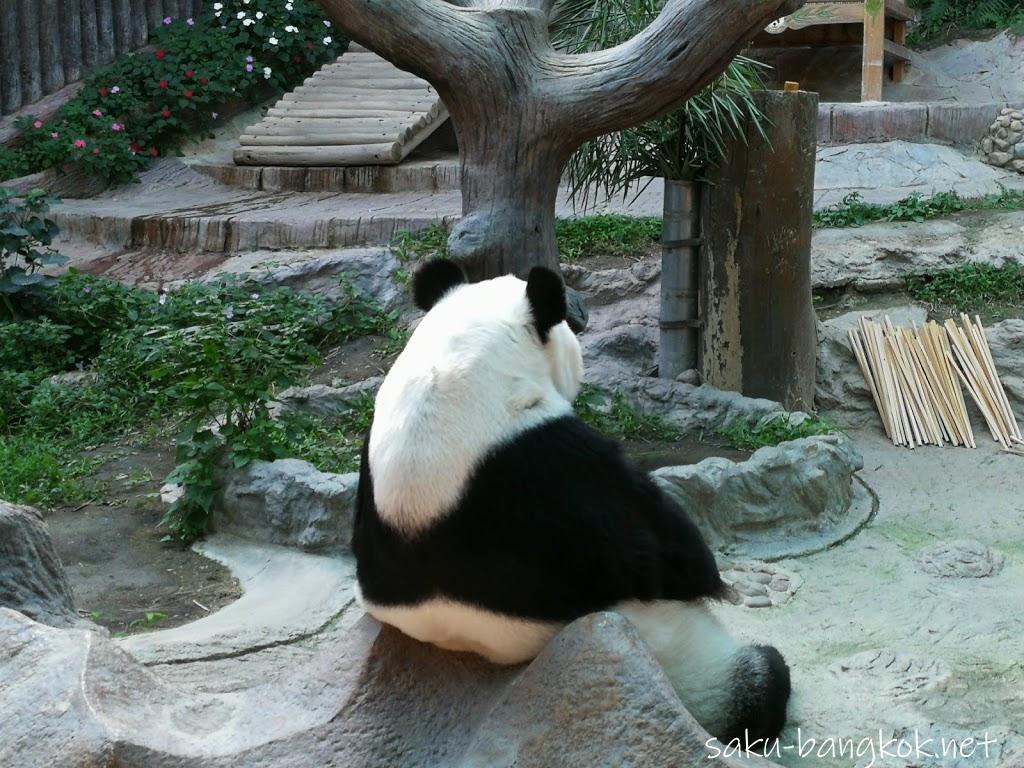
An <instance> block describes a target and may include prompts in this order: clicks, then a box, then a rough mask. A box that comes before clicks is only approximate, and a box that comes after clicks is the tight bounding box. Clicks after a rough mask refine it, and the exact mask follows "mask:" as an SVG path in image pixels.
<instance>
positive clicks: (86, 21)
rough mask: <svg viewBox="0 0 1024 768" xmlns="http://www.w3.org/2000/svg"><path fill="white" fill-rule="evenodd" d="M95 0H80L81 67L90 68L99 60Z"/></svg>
mask: <svg viewBox="0 0 1024 768" xmlns="http://www.w3.org/2000/svg"><path fill="white" fill-rule="evenodd" d="M96 2H97V0H82V67H83V68H85V69H92V68H93V67H95V66H96V65H97V63H98V62H99V56H100V54H99V29H98V28H97V22H98V19H97V17H96Z"/></svg>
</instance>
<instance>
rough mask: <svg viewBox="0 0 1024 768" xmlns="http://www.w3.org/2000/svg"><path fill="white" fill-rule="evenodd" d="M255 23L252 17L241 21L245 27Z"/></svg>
mask: <svg viewBox="0 0 1024 768" xmlns="http://www.w3.org/2000/svg"><path fill="white" fill-rule="evenodd" d="M255 23H256V22H255V21H254V20H253V19H246V20H245V21H243V22H242V25H243V26H246V27H251V26H252V25H253V24H255Z"/></svg>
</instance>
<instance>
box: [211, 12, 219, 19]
mask: <svg viewBox="0 0 1024 768" xmlns="http://www.w3.org/2000/svg"><path fill="white" fill-rule="evenodd" d="M213 15H214V16H216V17H217V18H218V19H219V18H220V11H214V12H213Z"/></svg>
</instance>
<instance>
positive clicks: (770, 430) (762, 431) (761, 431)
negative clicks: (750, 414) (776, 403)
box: [721, 414, 839, 451]
mask: <svg viewBox="0 0 1024 768" xmlns="http://www.w3.org/2000/svg"><path fill="white" fill-rule="evenodd" d="M838 431H839V430H838V429H837V428H836V426H835V425H834V424H832V423H831V422H829V421H827V420H825V419H821V418H818V417H816V416H812V417H810V418H807V419H805V420H804V421H802V422H800V423H799V424H791V423H790V421H789V418H788V416H787V415H786V414H778V415H776V416H773V417H771V418H766V419H756V418H751V419H741V420H738V421H734V422H732V423H731V424H727V425H725V426H724V427H723V428H722V431H721V435H722V437H723V438H725V440H726V442H727V443H728V444H729V446H730V447H732V448H737V449H740V450H746V451H756V450H757V449H758V448H764V447H766V446H769V445H778V444H779V443H785V442H787V441H789V440H799V439H800V438H802V437H813V436H815V435H831V434H833V433H835V432H838Z"/></svg>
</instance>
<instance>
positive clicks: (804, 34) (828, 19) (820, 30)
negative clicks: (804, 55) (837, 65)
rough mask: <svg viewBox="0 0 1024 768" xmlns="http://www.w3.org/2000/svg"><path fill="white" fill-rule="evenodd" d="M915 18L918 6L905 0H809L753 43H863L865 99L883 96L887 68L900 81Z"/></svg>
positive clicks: (775, 45) (761, 45)
mask: <svg viewBox="0 0 1024 768" xmlns="http://www.w3.org/2000/svg"><path fill="white" fill-rule="evenodd" d="M913 19H914V10H913V9H912V8H910V7H909V6H908V5H906V4H905V3H903V2H900V0H808V2H807V3H806V5H804V6H803V7H802V8H800V9H799V10H798V11H796V12H795V13H793V14H791V15H789V16H786V17H783V18H781V19H779V20H778V21H776V22H774V23H773V24H771V25H770V26H769V27H768V28H767V29H766V30H765V31H764V32H763V33H761V34H760V35H759V36H758V37H757V38H756V39H755V40H754V42H753V44H752V46H751V47H753V48H778V47H786V48H790V47H835V46H847V45H855V46H862V47H863V49H864V57H863V66H862V72H861V100H862V101H881V100H882V82H883V80H884V73H885V70H886V68H888V69H889V72H890V76H891V78H892V81H893V82H896V83H898V82H900V81H901V80H902V79H903V75H904V72H905V70H906V67H907V65H908V63H909V62H910V51H909V50H907V48H906V39H907V22H908V21H912V20H913ZM782 74H783V76H785V73H782Z"/></svg>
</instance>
